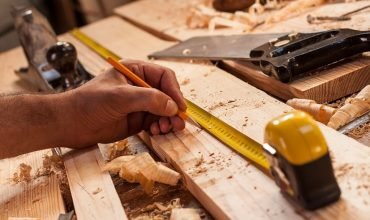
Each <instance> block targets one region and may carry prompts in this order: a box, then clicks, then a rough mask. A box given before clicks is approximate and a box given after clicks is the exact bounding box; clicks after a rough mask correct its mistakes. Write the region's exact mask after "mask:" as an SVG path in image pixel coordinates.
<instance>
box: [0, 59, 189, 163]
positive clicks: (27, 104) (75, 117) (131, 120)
mask: <svg viewBox="0 0 370 220" xmlns="http://www.w3.org/2000/svg"><path fill="white" fill-rule="evenodd" d="M122 63H123V64H124V65H126V66H127V67H128V68H129V69H131V70H132V71H133V72H134V73H135V74H137V75H138V76H139V77H141V78H143V79H144V80H145V81H146V82H147V83H149V84H150V85H151V86H152V87H153V88H142V87H137V86H134V85H132V84H131V83H130V82H129V81H128V80H127V79H126V78H125V77H124V76H123V75H122V74H121V73H119V72H118V71H116V70H114V69H113V68H111V69H109V70H107V71H105V72H104V73H102V74H100V75H99V76H97V77H95V78H94V79H92V80H91V81H89V82H88V83H86V84H84V85H82V86H81V87H79V88H76V89H74V90H70V91H67V92H64V93H58V94H21V95H8V96H2V97H0V116H1V117H0V139H1V140H2V141H1V142H0V159H1V158H7V157H13V156H16V155H20V154H23V153H28V152H31V151H36V150H41V149H46V148H50V147H70V148H81V147H87V146H91V145H94V144H96V143H108V142H114V141H117V140H120V139H123V138H126V137H128V136H130V135H133V134H136V133H138V132H140V131H142V130H147V131H150V132H151V133H152V134H154V135H156V134H160V133H168V132H170V131H177V130H181V129H184V127H185V122H184V121H183V120H182V119H181V118H179V117H178V116H176V115H177V112H178V110H182V111H185V110H186V104H185V101H184V98H183V96H182V93H181V91H180V88H179V84H178V83H177V80H176V77H175V74H174V72H173V71H172V70H170V69H168V68H165V67H162V66H158V65H155V64H150V63H145V62H141V61H134V60H126V61H122Z"/></svg>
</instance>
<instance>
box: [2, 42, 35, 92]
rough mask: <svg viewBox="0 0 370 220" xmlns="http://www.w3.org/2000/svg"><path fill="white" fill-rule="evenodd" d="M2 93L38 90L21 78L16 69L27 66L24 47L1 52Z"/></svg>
mask: <svg viewBox="0 0 370 220" xmlns="http://www.w3.org/2000/svg"><path fill="white" fill-rule="evenodd" d="M0 61H1V62H0V73H1V80H0V93H5V94H9V93H19V92H25V91H36V89H35V88H34V87H33V86H32V85H31V84H29V83H27V82H26V81H24V80H20V78H19V77H18V76H16V75H15V73H14V71H15V70H18V69H19V68H21V67H27V66H28V64H27V60H26V58H25V56H24V53H23V50H22V48H19V47H18V48H15V49H12V50H9V51H7V52H2V53H0Z"/></svg>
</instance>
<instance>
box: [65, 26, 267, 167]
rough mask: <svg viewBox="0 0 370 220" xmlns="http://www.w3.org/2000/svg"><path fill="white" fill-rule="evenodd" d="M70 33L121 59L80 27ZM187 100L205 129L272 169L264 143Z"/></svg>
mask: <svg viewBox="0 0 370 220" xmlns="http://www.w3.org/2000/svg"><path fill="white" fill-rule="evenodd" d="M70 33H71V34H72V35H73V36H74V37H75V38H77V39H78V40H80V41H81V42H82V43H83V44H85V45H86V46H87V47H89V48H90V49H91V50H93V51H94V52H96V53H97V54H99V55H100V56H101V57H103V58H104V59H107V58H108V57H112V58H114V59H117V60H119V59H121V57H120V56H118V55H117V54H115V53H113V52H112V51H110V50H108V49H107V48H105V47H104V46H102V45H101V44H99V43H98V42H96V41H95V40H93V39H92V38H90V37H89V36H87V35H86V34H84V33H82V32H81V31H80V30H79V29H74V30H72V31H71V32H70ZM186 102H187V113H188V114H189V116H190V117H191V118H192V119H194V120H195V121H196V122H197V123H198V124H200V125H201V126H202V127H203V128H204V129H205V130H207V132H208V133H210V134H212V135H213V136H215V137H216V138H217V139H219V140H220V141H221V142H223V143H224V144H226V145H227V146H229V147H230V148H232V149H233V150H235V151H237V152H238V153H240V154H241V155H243V156H244V157H246V158H247V159H248V160H250V161H251V162H253V163H255V164H256V165H258V167H259V168H262V169H263V170H264V171H268V170H269V169H270V166H269V163H268V161H267V159H266V157H265V155H264V152H263V148H262V145H260V144H259V143H257V142H256V141H254V140H252V139H251V138H249V137H248V136H246V135H244V134H243V133H241V132H239V131H238V130H236V129H235V128H233V127H231V126H230V125H228V124H227V123H225V122H223V121H222V120H220V119H219V118H216V117H215V116H213V115H212V114H210V113H209V112H207V111H205V110H204V109H202V108H201V107H199V106H197V105H196V104H194V103H193V102H191V101H189V100H187V99H186Z"/></svg>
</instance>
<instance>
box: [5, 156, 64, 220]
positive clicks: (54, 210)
mask: <svg viewBox="0 0 370 220" xmlns="http://www.w3.org/2000/svg"><path fill="white" fill-rule="evenodd" d="M48 152H49V151H47V150H45V151H37V152H33V153H29V154H24V155H21V156H18V157H14V158H8V159H3V160H0V185H1V187H0V195H1V196H0V219H8V218H11V217H13V218H20V217H28V218H37V219H50V220H55V219H57V218H58V216H59V214H62V213H65V208H64V203H63V199H62V195H61V192H60V189H59V181H58V180H57V178H56V177H55V176H54V175H51V176H44V177H39V178H37V179H33V180H31V181H30V182H29V183H25V182H20V183H18V184H16V183H14V182H13V181H12V180H11V178H12V177H13V174H14V173H15V172H17V171H18V167H19V164H21V163H25V164H27V165H30V166H31V167H32V170H31V176H33V175H34V174H35V172H36V170H37V168H40V167H42V161H43V156H44V155H45V154H46V153H48ZM49 153H50V152H49Z"/></svg>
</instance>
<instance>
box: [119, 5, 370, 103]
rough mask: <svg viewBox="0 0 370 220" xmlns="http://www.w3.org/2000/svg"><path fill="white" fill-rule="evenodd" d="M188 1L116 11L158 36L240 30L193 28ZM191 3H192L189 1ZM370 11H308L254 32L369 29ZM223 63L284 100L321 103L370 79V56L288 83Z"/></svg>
mask: <svg viewBox="0 0 370 220" xmlns="http://www.w3.org/2000/svg"><path fill="white" fill-rule="evenodd" d="M165 2H166V3H165ZM184 2H185V1H181V3H180V1H171V4H168V3H167V1H165V0H141V1H137V2H134V3H131V4H129V5H127V6H122V7H119V8H117V9H116V10H115V12H116V13H117V14H118V15H120V16H122V17H123V18H125V19H127V20H129V21H130V22H132V23H134V24H137V25H139V26H140V27H144V28H145V29H146V30H148V31H151V33H154V34H156V35H157V36H160V37H163V36H166V38H171V39H176V40H185V39H188V38H189V37H193V36H199V35H216V34H224V33H222V31H227V33H228V34H238V33H239V30H235V29H234V30H233V29H227V30H222V29H220V31H221V32H209V31H208V30H207V29H198V30H192V29H189V28H187V27H186V26H185V21H184V20H185V17H186V13H185V12H184V8H186V6H185V3H184ZM366 4H368V3H367V2H366V1H364V2H356V3H345V4H343V3H342V4H330V5H324V6H321V7H318V8H317V9H315V10H314V11H310V12H308V13H311V14H312V15H328V14H330V15H331V16H335V15H341V14H344V13H345V12H348V11H351V10H353V9H356V8H360V7H362V6H364V5H366ZM156 7H160V10H145V9H148V8H156ZM187 7H188V8H189V7H190V6H189V3H188V6H187ZM143 10H145V13H143ZM178 11H179V13H178V15H177V17H176V19H177V20H176V21H177V22H175V20H174V19H175V18H173V17H171V13H173V12H178ZM368 13H369V12H368V11H363V12H360V13H358V14H354V15H353V17H352V20H350V21H346V22H334V23H323V24H320V25H310V24H308V23H307V22H306V16H307V13H306V14H304V15H302V16H299V17H296V18H292V19H289V20H287V21H284V22H282V23H275V24H273V25H269V26H268V28H269V29H267V27H265V26H262V27H258V28H256V30H255V31H254V32H279V33H281V32H292V31H301V32H307V31H318V30H326V29H330V28H334V27H333V25H334V24H335V25H336V27H335V28H339V27H350V28H354V29H360V30H368V28H369V26H368V24H369V22H370V16H368ZM180 15H181V16H182V18H181V19H180V18H178V17H180ZM164 27H165V28H164ZM282 27H283V28H282ZM298 27H299V28H298ZM297 28H298V29H297ZM223 64H224V65H223V67H224V68H225V69H227V70H228V71H230V72H232V73H236V74H238V75H240V76H242V77H241V78H242V79H244V80H245V81H247V82H249V83H251V84H252V85H254V86H256V87H257V88H260V89H262V90H264V91H266V92H268V93H270V94H272V95H274V96H276V97H279V98H281V99H283V100H288V99H290V98H295V97H296V98H305V99H313V100H315V101H316V102H318V103H323V102H330V101H334V100H336V99H338V98H341V97H344V96H347V95H350V94H352V93H354V92H357V91H359V90H361V89H362V88H363V87H364V86H366V85H367V84H369V83H370V75H369V74H368V72H369V71H370V58H369V57H363V58H357V59H356V60H353V61H351V62H346V63H345V64H342V65H337V66H335V67H333V68H329V69H327V70H323V71H320V73H319V74H314V75H311V76H307V77H304V78H301V79H299V80H296V81H294V82H291V83H288V84H283V83H281V82H279V81H278V80H275V79H273V78H271V77H268V76H266V75H265V74H263V73H262V72H260V71H257V70H255V69H253V68H250V67H249V66H248V65H245V64H243V63H239V62H234V61H226V62H224V63H223Z"/></svg>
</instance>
